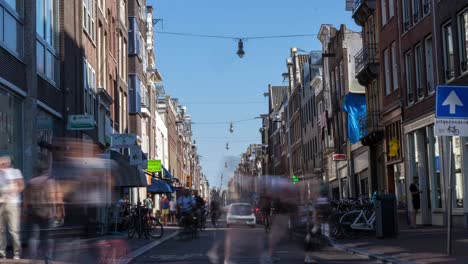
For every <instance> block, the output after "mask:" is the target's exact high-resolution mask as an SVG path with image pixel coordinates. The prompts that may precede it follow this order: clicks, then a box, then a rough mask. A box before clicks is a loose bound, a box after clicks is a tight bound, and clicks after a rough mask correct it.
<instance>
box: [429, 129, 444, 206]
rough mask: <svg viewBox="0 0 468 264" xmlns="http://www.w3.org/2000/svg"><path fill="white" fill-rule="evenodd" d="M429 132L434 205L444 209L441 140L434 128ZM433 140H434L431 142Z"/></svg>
mask: <svg viewBox="0 0 468 264" xmlns="http://www.w3.org/2000/svg"><path fill="white" fill-rule="evenodd" d="M427 132H428V137H427V138H428V139H429V140H428V144H433V148H432V146H429V150H430V151H429V160H433V161H434V164H433V167H432V172H431V175H430V177H431V179H432V186H431V191H432V195H433V196H432V204H433V206H434V208H442V184H441V178H440V150H439V139H438V137H436V136H434V126H430V127H429V128H428V130H427ZM431 139H432V140H431Z"/></svg>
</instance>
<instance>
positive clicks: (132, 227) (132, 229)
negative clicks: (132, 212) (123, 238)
mask: <svg viewBox="0 0 468 264" xmlns="http://www.w3.org/2000/svg"><path fill="white" fill-rule="evenodd" d="M136 229H137V227H136V222H135V218H134V217H132V218H130V219H129V221H128V226H127V234H128V238H133V237H134V236H135V233H136Z"/></svg>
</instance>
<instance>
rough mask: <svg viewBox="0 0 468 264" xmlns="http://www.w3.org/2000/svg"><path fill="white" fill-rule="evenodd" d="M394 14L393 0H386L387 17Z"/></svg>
mask: <svg viewBox="0 0 468 264" xmlns="http://www.w3.org/2000/svg"><path fill="white" fill-rule="evenodd" d="M394 15H395V0H388V18H389V19H390V18H392V17H393V16H394Z"/></svg>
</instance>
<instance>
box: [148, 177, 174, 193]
mask: <svg viewBox="0 0 468 264" xmlns="http://www.w3.org/2000/svg"><path fill="white" fill-rule="evenodd" d="M147 191H148V192H152V193H173V190H172V187H171V186H170V185H169V184H167V182H165V181H162V180H158V179H154V178H153V179H151V185H149V186H148V188H147Z"/></svg>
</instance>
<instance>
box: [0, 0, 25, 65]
mask: <svg viewBox="0 0 468 264" xmlns="http://www.w3.org/2000/svg"><path fill="white" fill-rule="evenodd" d="M23 28H24V26H23V0H3V1H0V42H1V43H2V44H3V47H5V48H6V49H8V50H9V51H10V52H11V53H13V54H14V55H15V56H18V57H20V58H22V57H23V49H24V48H23Z"/></svg>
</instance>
